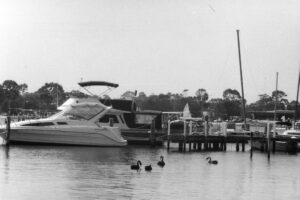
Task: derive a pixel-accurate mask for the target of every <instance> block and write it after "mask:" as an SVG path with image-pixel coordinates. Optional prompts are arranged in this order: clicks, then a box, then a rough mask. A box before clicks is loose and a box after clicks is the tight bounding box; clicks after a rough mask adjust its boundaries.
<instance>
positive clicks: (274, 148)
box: [273, 122, 276, 153]
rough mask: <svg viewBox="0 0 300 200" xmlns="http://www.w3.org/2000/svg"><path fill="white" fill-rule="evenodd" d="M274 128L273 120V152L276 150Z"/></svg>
mask: <svg viewBox="0 0 300 200" xmlns="http://www.w3.org/2000/svg"><path fill="white" fill-rule="evenodd" d="M275 128H276V124H275V122H274V123H273V153H275V151H276V132H275V130H276V129H275Z"/></svg>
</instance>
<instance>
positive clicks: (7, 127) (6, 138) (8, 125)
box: [5, 114, 11, 146]
mask: <svg viewBox="0 0 300 200" xmlns="http://www.w3.org/2000/svg"><path fill="white" fill-rule="evenodd" d="M6 119H7V120H6V137H5V144H6V146H8V145H9V141H10V122H11V119H10V115H9V114H8V115H7V118H6Z"/></svg>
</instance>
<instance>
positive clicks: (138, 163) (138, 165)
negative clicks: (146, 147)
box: [131, 160, 142, 170]
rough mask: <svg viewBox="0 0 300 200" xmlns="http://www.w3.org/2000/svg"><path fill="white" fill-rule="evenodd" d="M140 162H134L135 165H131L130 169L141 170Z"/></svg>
mask: <svg viewBox="0 0 300 200" xmlns="http://www.w3.org/2000/svg"><path fill="white" fill-rule="evenodd" d="M141 165H142V162H141V161H140V160H138V161H137V162H136V165H131V169H136V170H139V169H140V168H141Z"/></svg>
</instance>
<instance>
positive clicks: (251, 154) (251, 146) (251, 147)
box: [250, 131, 253, 159]
mask: <svg viewBox="0 0 300 200" xmlns="http://www.w3.org/2000/svg"><path fill="white" fill-rule="evenodd" d="M252 156H253V132H252V131H251V133H250V159H252Z"/></svg>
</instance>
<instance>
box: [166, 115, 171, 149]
mask: <svg viewBox="0 0 300 200" xmlns="http://www.w3.org/2000/svg"><path fill="white" fill-rule="evenodd" d="M170 133H171V122H170V120H168V135H167V140H168V142H167V150H168V151H169V150H170Z"/></svg>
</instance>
